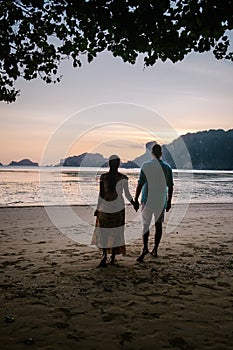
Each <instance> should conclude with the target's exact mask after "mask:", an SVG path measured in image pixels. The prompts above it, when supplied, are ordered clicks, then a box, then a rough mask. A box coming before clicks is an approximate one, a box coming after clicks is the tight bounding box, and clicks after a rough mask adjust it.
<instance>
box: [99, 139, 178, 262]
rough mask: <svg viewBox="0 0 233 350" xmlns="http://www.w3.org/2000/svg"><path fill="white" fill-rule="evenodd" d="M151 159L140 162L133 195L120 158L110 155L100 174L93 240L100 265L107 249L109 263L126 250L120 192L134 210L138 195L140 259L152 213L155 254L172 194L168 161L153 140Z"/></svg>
mask: <svg viewBox="0 0 233 350" xmlns="http://www.w3.org/2000/svg"><path fill="white" fill-rule="evenodd" d="M151 154H152V159H151V160H150V161H148V162H145V163H143V164H142V166H141V169H140V175H139V180H138V184H137V188H136V193H135V199H133V197H132V196H131V194H130V192H129V188H128V177H127V176H126V175H124V174H121V173H120V172H118V168H119V166H120V158H119V157H118V156H116V155H112V156H111V157H110V158H109V171H108V172H107V173H104V174H102V175H101V176H100V190H99V198H98V204H97V209H96V211H95V213H94V215H95V216H96V224H95V230H94V234H93V238H92V244H94V245H96V246H97V247H98V248H101V249H102V251H103V255H102V260H101V262H100V264H99V266H100V267H105V266H107V253H110V254H111V257H110V264H114V262H115V256H116V255H117V254H125V253H126V248H125V239H124V226H125V203H124V198H123V192H124V194H125V197H126V198H127V199H128V201H129V202H130V203H131V204H132V205H133V207H134V210H135V211H138V209H139V201H138V199H139V196H140V194H142V195H141V210H142V226H143V232H142V233H143V235H142V237H143V250H142V253H141V255H140V256H139V257H138V258H137V261H138V262H143V259H144V257H145V256H146V255H147V254H148V253H149V249H148V239H149V228H150V224H151V220H152V217H153V216H154V220H155V240H154V248H153V250H152V251H151V254H152V255H153V256H154V257H157V251H158V246H159V243H160V240H161V237H162V224H163V221H164V212H165V210H166V211H169V210H170V208H171V200H172V194H173V175H172V169H171V167H170V165H169V164H167V163H165V162H164V161H163V160H162V159H161V156H162V148H161V146H160V145H159V144H157V143H155V144H154V145H153V146H152V149H151Z"/></svg>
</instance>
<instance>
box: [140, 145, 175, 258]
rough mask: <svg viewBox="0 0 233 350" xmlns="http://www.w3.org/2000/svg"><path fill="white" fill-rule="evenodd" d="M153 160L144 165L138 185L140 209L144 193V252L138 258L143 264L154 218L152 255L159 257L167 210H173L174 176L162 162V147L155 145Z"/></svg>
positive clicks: (147, 251) (167, 165) (169, 168)
mask: <svg viewBox="0 0 233 350" xmlns="http://www.w3.org/2000/svg"><path fill="white" fill-rule="evenodd" d="M151 153H152V156H153V159H152V160H150V161H148V162H145V163H143V164H142V167H141V171H140V176H139V180H138V185H137V189H136V194H135V202H136V205H137V206H138V207H139V202H138V198H139V196H140V193H141V191H142V196H141V203H142V224H143V251H142V254H141V255H140V256H139V257H138V258H137V261H138V262H143V259H144V257H145V255H146V254H148V253H149V250H148V239H149V228H150V224H151V220H152V216H154V219H155V241H154V248H153V250H152V251H151V254H152V255H153V256H154V257H157V253H158V247H159V243H160V240H161V237H162V224H163V221H164V212H165V209H166V211H167V212H168V211H169V210H170V208H171V200H172V194H173V186H174V184H173V175H172V169H171V167H170V165H169V164H167V163H165V162H164V161H163V160H161V159H160V158H161V156H162V147H161V146H160V145H159V144H157V143H155V144H154V145H153V147H152V149H151Z"/></svg>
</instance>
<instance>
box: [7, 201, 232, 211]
mask: <svg viewBox="0 0 233 350" xmlns="http://www.w3.org/2000/svg"><path fill="white" fill-rule="evenodd" d="M232 204H233V203H232V202H230V201H229V202H219V201H216V202H196V203H186V202H184V203H175V204H172V206H183V205H187V207H190V206H202V205H207V206H216V205H220V206H222V205H226V206H232ZM96 205H97V203H94V204H65V205H64V204H51V205H43V204H41V205H17V206H10V205H7V206H1V205H0V210H2V209H14V208H16V209H27V208H47V207H48V208H57V207H58V208H61V207H62V208H63V207H64V208H67V207H71V208H73V207H74V208H75V207H82V208H85V207H86V208H88V207H94V206H96ZM125 206H126V207H130V206H131V204H129V203H125Z"/></svg>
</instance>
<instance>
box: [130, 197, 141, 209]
mask: <svg viewBox="0 0 233 350" xmlns="http://www.w3.org/2000/svg"><path fill="white" fill-rule="evenodd" d="M131 204H132V205H133V208H134V210H135V211H138V209H139V203H138V201H134V200H133V199H132V201H131Z"/></svg>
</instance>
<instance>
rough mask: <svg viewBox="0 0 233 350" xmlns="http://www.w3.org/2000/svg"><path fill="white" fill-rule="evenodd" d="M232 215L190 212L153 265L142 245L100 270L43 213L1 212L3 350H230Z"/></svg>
mask: <svg viewBox="0 0 233 350" xmlns="http://www.w3.org/2000/svg"><path fill="white" fill-rule="evenodd" d="M82 210H83V211H85V208H83V209H82ZM127 210H130V209H129V208H127ZM232 213H233V204H230V203H229V204H202V205H201V204H192V205H190V206H189V209H188V212H187V213H186V215H185V217H184V219H183V220H182V222H181V223H180V225H179V227H178V228H177V229H176V230H175V231H174V232H172V233H166V234H164V235H163V238H162V241H161V244H160V249H159V257H158V258H157V259H156V258H153V257H152V256H147V257H146V258H145V262H144V263H142V264H139V263H137V262H136V258H137V256H138V255H139V253H140V251H141V248H142V241H141V239H137V240H136V241H134V242H132V243H131V244H130V245H128V246H127V255H126V256H119V257H117V262H116V265H115V266H110V265H109V266H108V267H107V268H98V267H97V266H98V263H99V261H100V252H99V251H98V250H97V249H95V248H92V247H89V246H85V245H81V244H78V243H77V242H74V241H72V240H70V239H69V238H67V237H66V236H64V235H63V234H62V233H61V232H59V230H58V229H57V228H55V227H54V225H53V224H52V222H51V221H50V219H49V217H48V216H47V213H46V211H45V209H44V208H43V207H28V208H27V207H24V208H0V220H1V226H0V237H1V242H0V243H1V260H0V289H1V294H0V300H1V317H0V344H1V349H4V350H17V349H27V348H31V349H47V350H59V349H80V350H81V349H93V350H94V349H111V350H114V349H132V350H137V349H138V350H139V349H143V350H144V349H174V350H176V349H181V350H193V349H198V350H200V349H211V350H221V349H222V350H227V349H229V350H230V349H232V344H233V322H232V321H233V308H232V306H233V279H232V277H233V256H232V252H233V246H232V242H233V237H232V231H233V229H232V227H233V216H232ZM93 222H94V218H93ZM127 225H128V227H129V228H130V227H131V223H130V220H129V221H128V223H127ZM83 229H84V228H83V227H80V228H78V230H83ZM132 229H134V230H135V229H137V230H139V231H140V229H141V227H140V225H139V224H138V227H137V226H135V225H132ZM150 243H151V247H152V244H153V235H151V237H150Z"/></svg>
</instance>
